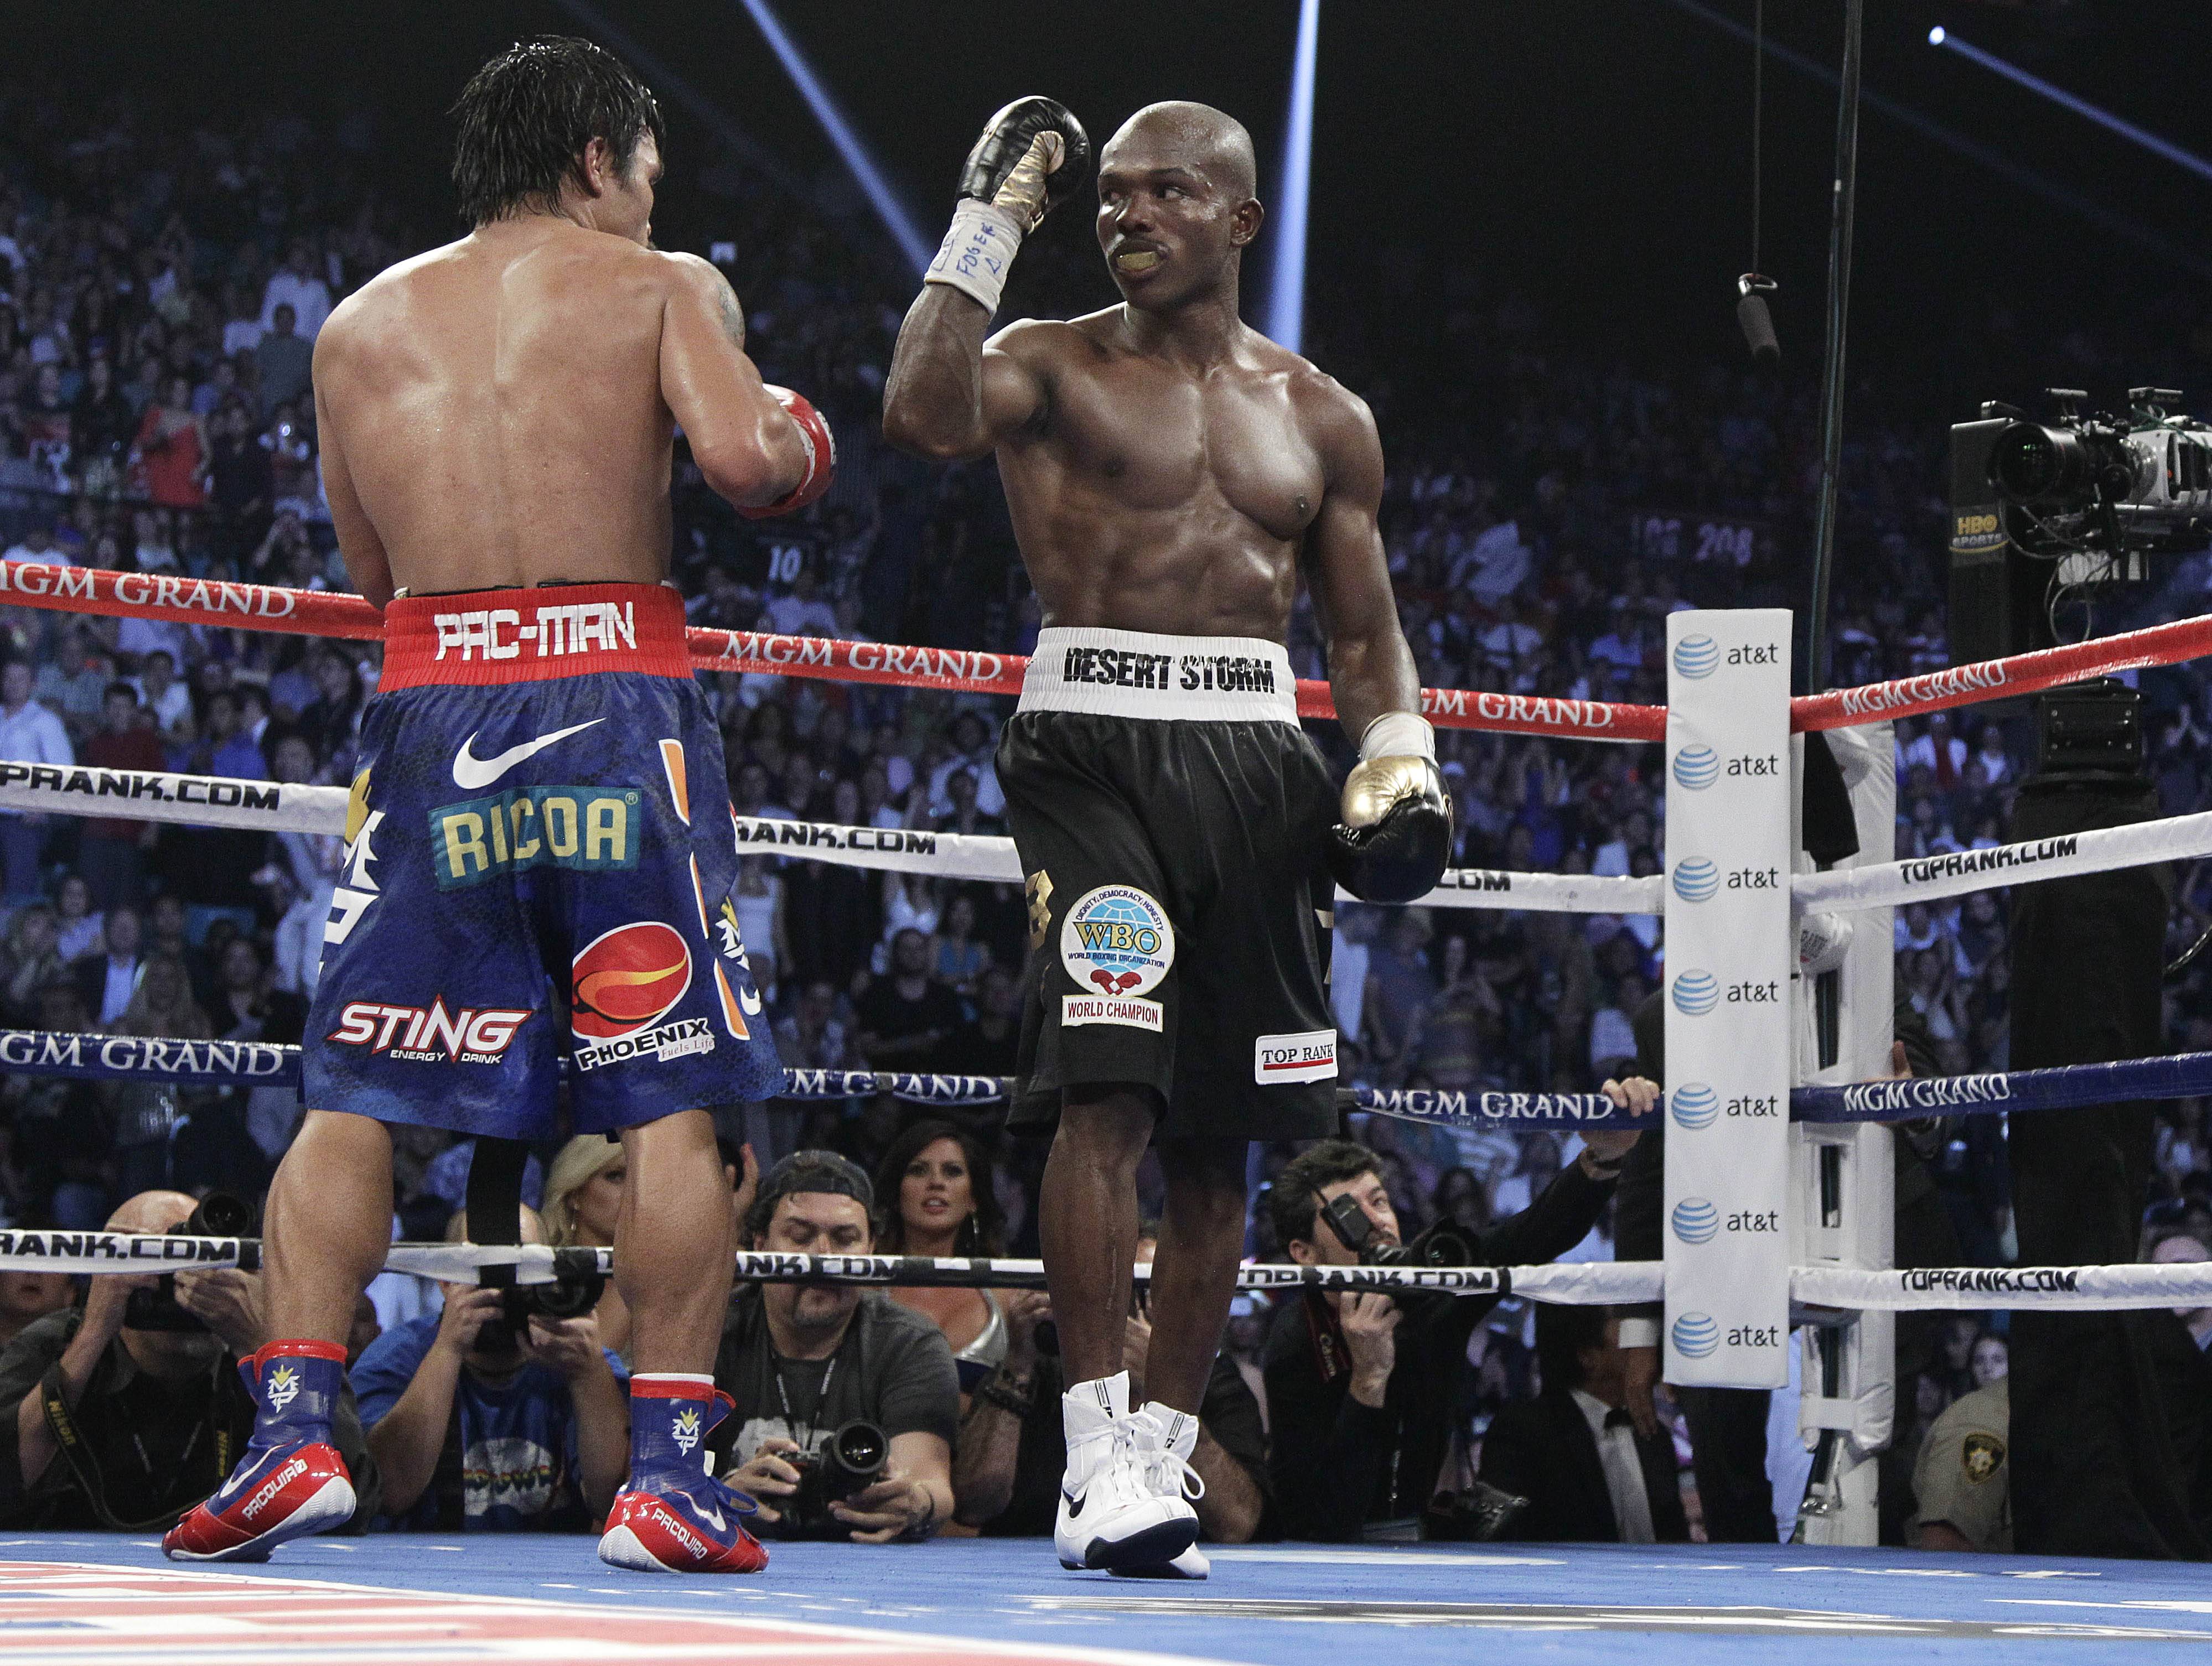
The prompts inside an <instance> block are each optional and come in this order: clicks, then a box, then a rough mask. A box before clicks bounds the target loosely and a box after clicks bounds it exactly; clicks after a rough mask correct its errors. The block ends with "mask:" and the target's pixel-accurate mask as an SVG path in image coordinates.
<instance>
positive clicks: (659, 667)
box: [304, 585, 782, 1140]
mask: <svg viewBox="0 0 2212 1666" xmlns="http://www.w3.org/2000/svg"><path fill="white" fill-rule="evenodd" d="M384 618H385V652H384V675H383V679H382V682H381V683H380V688H379V692H378V694H377V695H376V698H375V699H374V700H371V701H370V702H369V705H368V709H367V711H366V712H365V713H364V714H363V716H362V728H361V742H362V748H361V766H360V770H359V772H358V773H357V774H356V776H355V777H354V781H353V792H352V797H351V801H350V803H349V806H348V809H347V813H346V852H345V865H344V868H343V871H342V872H341V873H340V875H339V880H338V887H337V894H336V895H335V897H334V898H333V899H332V900H331V914H330V920H329V923H328V924H327V925H326V926H325V929H324V931H323V966H322V978H321V981H320V983H319V984H318V985H317V986H316V990H315V997H314V1001H313V1004H312V1005H311V1007H310V1008H309V1010H308V1015H307V1036H306V1045H305V1048H304V1051H305V1054H306V1066H307V1081H306V1095H307V1105H308V1106H309V1107H310V1108H312V1109H314V1110H319V1111H347V1112H356V1113H357V1114H359V1115H362V1116H365V1117H374V1118H376V1119H377V1120H378V1121H380V1122H387V1123H418V1124H424V1125H426V1126H428V1127H432V1128H447V1129H452V1130H454V1131H455V1132H456V1133H460V1134H472V1135H474V1134H481V1135H490V1136H497V1137H500V1138H503V1139H512V1140H544V1139H547V1138H550V1137H552V1136H555V1135H556V1133H557V1132H558V1131H559V1130H558V1128H557V1127H556V1117H555V1111H556V1100H557V1097H558V1092H559V1087H560V1084H561V1079H562V1061H563V1060H566V1061H567V1074H568V1104H569V1112H570V1115H569V1126H570V1129H571V1131H573V1132H576V1133H586V1134H589V1133H600V1132H605V1131H606V1130H611V1129H617V1128H629V1127H635V1125H636V1124H640V1123H647V1122H651V1121H653V1120H654V1119H655V1118H659V1117H665V1116H667V1115H668V1114H670V1113H671V1112H676V1111H685V1110H690V1109H694V1108H696V1107H700V1106H716V1105H727V1104H734V1103H737V1102H739V1101H743V1100H759V1099H766V1098H769V1097H772V1096H773V1095H774V1094H775V1093H777V1092H778V1091H779V1090H780V1088H781V1084H782V1073H781V1070H780V1069H779V1068H778V1065H777V1061H776V1055H775V1042H774V1040H773V1039H772V1038H771V1037H770V1035H769V1027H768V1022H767V1020H766V1018H765V1016H764V1015H763V1013H762V1010H761V1000H760V997H759V994H758V993H757V991H756V990H755V988H754V985H753V980H752V973H751V971H750V967H749V966H748V965H747V963H746V960H745V949H744V943H743V942H741V941H740V940H739V938H738V919H737V911H736V909H735V907H734V906H733V905H732V901H731V890H732V887H733V886H734V885H735V884H736V883H737V875H738V857H737V841H736V837H735V830H734V827H733V826H732V821H731V815H730V805H729V797H728V792H727V787H726V782H725V779H724V776H723V769H722V743H721V736H720V732H719V731H718V730H717V729H716V728H715V724H714V713H713V712H711V711H710V710H709V709H708V706H707V702H706V699H705V697H704V695H703V694H702V693H701V691H700V688H699V686H698V684H697V683H696V682H695V681H694V680H693V678H692V675H691V662H690V654H689V652H688V651H687V650H686V648H685V646H684V604H683V602H682V600H681V598H679V597H678V596H677V594H676V592H675V591H671V590H669V589H666V588H665V587H664V586H661V585H558V586H548V587H546V588H544V589H538V590H511V591H466V592H463V593H459V594H453V595H445V596H424V597H405V598H402V599H399V600H397V601H394V602H393V603H392V605H391V606H390V607H388V608H386V609H385V615H384Z"/></svg>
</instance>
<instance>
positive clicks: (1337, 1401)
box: [1267, 1076, 1659, 1540]
mask: <svg viewBox="0 0 2212 1666" xmlns="http://www.w3.org/2000/svg"><path fill="white" fill-rule="evenodd" d="M1603 1091H1604V1093H1605V1095H1606V1097H1607V1099H1610V1100H1612V1101H1613V1103H1614V1104H1615V1105H1616V1106H1620V1107H1622V1108H1623V1109H1626V1110H1632V1111H1634V1112H1638V1113H1639V1114H1640V1113H1642V1112H1647V1111H1649V1110H1650V1106H1652V1104H1653V1103H1654V1102H1655V1100H1656V1096H1657V1094H1658V1091H1659V1090H1658V1088H1657V1087H1656V1085H1655V1084H1653V1083H1652V1082H1650V1081H1646V1080H1644V1078H1643V1077H1641V1076H1632V1077H1630V1078H1629V1079H1628V1080H1627V1081H1625V1082H1620V1081H1607V1083H1606V1084H1605V1087H1604V1090H1603ZM1636 1137H1637V1136H1636V1132H1635V1130H1632V1129H1625V1128H1624V1129H1620V1130H1598V1129H1589V1130H1584V1131H1583V1142H1584V1144H1583V1150H1582V1152H1581V1154H1580V1155H1579V1156H1577V1159H1576V1160H1575V1161H1574V1162H1573V1163H1572V1164H1571V1165H1569V1166H1567V1167H1566V1168H1565V1170H1563V1171H1562V1172H1560V1173H1559V1176H1558V1178H1555V1179H1553V1182H1552V1183H1551V1184H1549V1185H1548V1186H1547V1187H1545V1189H1544V1190H1543V1192H1542V1194H1541V1196H1538V1197H1537V1198H1536V1199H1535V1201H1534V1202H1533V1203H1530V1204H1529V1205H1528V1208H1527V1209H1522V1211H1521V1212H1520V1213H1519V1214H1517V1215H1510V1216H1508V1217H1507V1218H1506V1219H1505V1220H1504V1221H1499V1222H1498V1224H1497V1225H1495V1226H1492V1227H1488V1228H1486V1229H1485V1230H1483V1231H1480V1232H1477V1233H1469V1234H1468V1235H1467V1246H1466V1247H1467V1263H1466V1264H1468V1265H1470V1266H1478V1267H1501V1266H1516V1265H1520V1266H1527V1265H1534V1264H1537V1263H1543V1262H1547V1261H1550V1260H1553V1258H1555V1257H1559V1256H1562V1255H1565V1253H1566V1252H1567V1251H1569V1250H1571V1249H1572V1248H1574V1246H1575V1245H1577V1244H1578V1243H1580V1242H1581V1241H1582V1240H1583V1237H1584V1236H1585V1235H1586V1234H1587V1233H1589V1229H1590V1228H1591V1227H1593V1226H1595V1225H1596V1223H1597V1219H1598V1216H1599V1215H1601V1214H1602V1213H1603V1212H1604V1209H1605V1206H1606V1203H1607V1201H1608V1200H1610V1199H1611V1197H1612V1196H1613V1185H1614V1183H1615V1181H1616V1180H1617V1179H1618V1178H1619V1176H1620V1165H1621V1160H1622V1159H1623V1158H1624V1157H1625V1156H1626V1154H1627V1153H1628V1150H1629V1148H1631V1147H1632V1146H1633V1145H1634V1144H1635V1143H1636ZM1339 1197H1349V1198H1350V1199H1351V1200H1352V1203H1355V1204H1356V1205H1357V1206H1358V1209H1359V1211H1360V1213H1361V1215H1364V1218H1365V1222H1366V1227H1367V1233H1368V1234H1370V1235H1371V1237H1370V1243H1380V1244H1382V1245H1398V1244H1400V1243H1401V1239H1400V1236H1399V1230H1398V1216H1397V1213H1396V1211H1395V1210H1394V1209H1392V1208H1391V1206H1390V1196H1389V1192H1388V1191H1387V1190H1384V1188H1383V1178H1382V1174H1381V1172H1380V1162H1379V1160H1378V1159H1377V1158H1376V1154H1374V1153H1373V1152H1372V1151H1370V1150H1369V1149H1368V1148H1366V1147H1365V1146H1363V1145H1357V1144H1354V1143H1353V1142H1351V1141H1349V1140H1324V1141H1322V1142H1320V1143H1319V1144H1317V1145H1315V1146H1312V1147H1310V1148H1308V1149H1307V1150H1305V1151H1304V1152H1301V1153H1300V1154H1298V1155H1297V1157H1295V1158H1293V1159H1291V1162H1290V1164H1289V1166H1287V1167H1285V1169H1284V1170H1283V1172H1282V1173H1281V1174H1280V1175H1279V1176H1278V1177H1277V1178H1276V1180H1275V1184H1274V1187H1273V1191H1272V1192H1271V1193H1270V1194H1269V1197H1268V1209H1269V1210H1270V1211H1271V1212H1272V1214H1273V1217H1274V1224H1275V1233H1276V1237H1277V1239H1279V1241H1280V1242H1281V1243H1282V1244H1283V1245H1284V1247H1285V1249H1286V1250H1287V1251H1288V1252H1289V1254H1290V1257H1291V1260H1293V1261H1296V1262H1298V1263H1301V1264H1304V1265H1309V1266H1310V1265H1324V1266H1327V1265H1337V1266H1346V1265H1352V1264H1354V1263H1358V1261H1359V1260H1360V1258H1361V1257H1360V1256H1359V1254H1358V1252H1357V1251H1355V1250H1354V1249H1353V1248H1352V1245H1349V1244H1347V1243H1346V1242H1345V1240H1344V1239H1343V1237H1342V1236H1341V1235H1340V1233H1338V1231H1337V1229H1336V1227H1335V1226H1334V1223H1333V1222H1331V1221H1329V1220H1328V1217H1327V1215H1325V1213H1324V1211H1325V1210H1326V1209H1328V1206H1329V1205H1330V1204H1331V1203H1334V1201H1335V1200H1336V1199H1338V1198H1339ZM1494 1305H1495V1304H1494V1303H1492V1302H1491V1301H1486V1300H1484V1299H1481V1298H1480V1297H1475V1296H1443V1295H1439V1296H1434V1297H1425V1298H1418V1299H1414V1300H1412V1301H1410V1302H1406V1303H1401V1302H1400V1301H1398V1300H1396V1299H1393V1298H1392V1297H1389V1296H1387V1295H1384V1294H1383V1293H1380V1292H1377V1291H1364V1292H1346V1291H1334V1290H1332V1291H1321V1290H1308V1291H1305V1292H1304V1293H1303V1294H1302V1295H1301V1296H1300V1297H1299V1298H1298V1299H1296V1300H1293V1301H1289V1302H1286V1303H1285V1304H1284V1306H1283V1307H1282V1309H1281V1311H1280V1312H1279V1313H1278V1314H1277V1316H1276V1318H1275V1323H1274V1327H1273V1330H1271V1331H1270V1333H1269V1335H1268V1337H1267V1410H1268V1414H1269V1421H1270V1428H1269V1433H1270V1435H1271V1436H1272V1440H1273V1451H1272V1454H1271V1457H1270V1459H1269V1463H1270V1467H1271V1468H1272V1469H1273V1475H1274V1481H1275V1496H1276V1499H1277V1500H1278V1502H1279V1504H1280V1505H1281V1508H1282V1522H1283V1529H1284V1531H1285V1535H1286V1536H1289V1537H1291V1538H1297V1539H1333V1540H1354V1539H1360V1538H1368V1539H1373V1540H1398V1539H1410V1538H1415V1537H1424V1536H1425V1537H1431V1538H1465V1537H1468V1536H1472V1535H1473V1534H1474V1532H1476V1531H1480V1528H1479V1527H1478V1526H1477V1524H1475V1523H1474V1521H1472V1520H1469V1519H1467V1518H1465V1512H1455V1511H1454V1510H1453V1508H1452V1507H1451V1505H1450V1504H1449V1503H1448V1502H1444V1501H1442V1500H1437V1501H1434V1502H1432V1495H1433V1494H1434V1493H1435V1490H1436V1487H1437V1480H1438V1477H1439V1475H1440V1473H1441V1472H1442V1470H1443V1464H1444V1459H1445V1456H1446V1454H1447V1453H1448V1451H1449V1449H1450V1445H1451V1435H1452V1420H1453V1417H1454V1415H1455V1413H1454V1407H1455V1403H1456V1402H1457V1399H1458V1388H1459V1381H1460V1374H1461V1372H1462V1371H1463V1370H1464V1369H1465V1368H1466V1362H1467V1344H1468V1338H1469V1337H1470V1336H1472V1335H1473V1334H1474V1327H1475V1326H1476V1325H1477V1324H1480V1322H1481V1320H1482V1317H1483V1315H1484V1314H1485V1313H1486V1312H1489V1310H1490V1309H1491V1307H1492V1306H1494Z"/></svg>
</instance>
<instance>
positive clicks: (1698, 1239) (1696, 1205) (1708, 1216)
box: [1668, 1197, 1721, 1244]
mask: <svg viewBox="0 0 2212 1666" xmlns="http://www.w3.org/2000/svg"><path fill="white" fill-rule="evenodd" d="M1668 1219H1669V1220H1670V1221H1672V1222H1673V1223H1674V1236H1675V1237H1677V1238H1679V1239H1681V1240H1682V1242H1684V1243H1685V1244H1710V1243H1711V1242H1712V1241H1713V1234H1714V1233H1717V1232H1718V1231H1720V1229H1721V1212H1720V1211H1719V1210H1718V1209H1716V1208H1714V1207H1713V1200H1712V1199H1711V1198H1710V1197H1685V1198H1684V1199H1683V1200H1682V1201H1681V1202H1680V1203H1677V1204H1675V1205H1674V1213H1673V1214H1672V1215H1669V1216H1668Z"/></svg>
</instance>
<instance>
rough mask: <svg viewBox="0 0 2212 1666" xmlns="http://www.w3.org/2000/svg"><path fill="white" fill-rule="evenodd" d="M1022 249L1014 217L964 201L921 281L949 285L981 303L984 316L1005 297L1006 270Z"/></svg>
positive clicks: (993, 207)
mask: <svg viewBox="0 0 2212 1666" xmlns="http://www.w3.org/2000/svg"><path fill="white" fill-rule="evenodd" d="M1021 246H1022V228H1021V227H1020V225H1019V223H1018V222H1017V221H1016V220H1015V219H1014V216H1013V215H1011V214H1008V213H1007V212H1006V210H1005V209H1002V208H1000V207H998V206H997V205H995V204H994V203H979V202H977V201H976V200H975V198H974V197H963V199H962V200H961V203H960V206H959V207H958V208H957V209H953V210H952V224H951V228H950V229H948V230H947V231H946V232H945V241H944V242H942V243H940V244H939V245H938V247H937V258H936V259H934V260H933V261H931V262H930V263H929V270H927V272H925V273H923V274H922V277H921V281H922V282H924V283H945V284H950V285H951V287H952V288H955V289H957V290H958V291H959V292H960V293H961V294H963V295H969V296H972V297H973V298H974V299H975V300H979V301H981V302H982V303H983V307H984V310H985V311H986V312H997V311H998V310H999V297H1000V295H1002V294H1005V293H1006V269H1007V268H1008V267H1010V266H1012V264H1014V256H1015V255H1016V253H1018V251H1020V249H1021Z"/></svg>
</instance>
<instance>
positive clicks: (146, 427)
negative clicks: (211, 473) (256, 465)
mask: <svg viewBox="0 0 2212 1666" xmlns="http://www.w3.org/2000/svg"><path fill="white" fill-rule="evenodd" d="M208 454H209V452H208V437H207V425H206V424H205V423H204V422H202V421H200V419H199V416H198V415H197V414H196V413H195V412H194V411H193V409H192V382H191V378H190V377H189V376H172V377H170V378H168V379H167V380H166V381H165V382H163V383H162V385H161V399H160V400H159V401H158V402H157V403H154V404H151V405H149V406H148V407H147V408H146V419H145V421H143V422H141V423H140V424H139V425H138V439H137V444H136V445H133V446H132V447H131V462H132V463H137V464H138V465H140V466H141V467H142V468H143V470H145V476H146V495H147V496H148V497H149V498H150V499H152V500H154V501H155V503H158V504H160V505H161V506H163V507H164V508H167V509H197V508H199V507H201V506H203V505H204V504H205V503H206V502H207V470H208Z"/></svg>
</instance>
